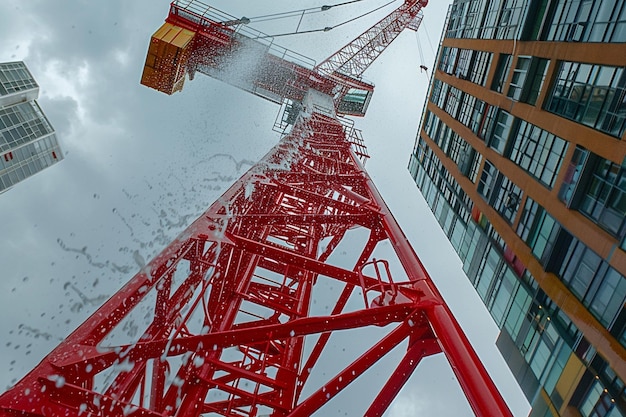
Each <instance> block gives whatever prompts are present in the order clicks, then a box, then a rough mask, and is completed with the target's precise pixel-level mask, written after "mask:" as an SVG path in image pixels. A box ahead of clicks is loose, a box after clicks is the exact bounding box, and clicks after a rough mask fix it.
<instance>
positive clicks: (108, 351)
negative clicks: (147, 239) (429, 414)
mask: <svg viewBox="0 0 626 417" xmlns="http://www.w3.org/2000/svg"><path fill="white" fill-rule="evenodd" d="M409 3H410V4H414V3H415V2H412V1H407V2H406V4H409ZM406 4H405V5H406ZM411 21H412V20H411ZM405 23H406V24H409V23H410V22H409V21H407V22H405ZM213 24H214V25H217V23H213ZM218 26H219V27H218V28H217V29H216V28H206V27H205V28H204V29H203V30H205V31H206V32H207V33H208V32H211V31H212V32H213V33H220V36H222V37H223V35H224V34H228V30H227V29H228V26H227V25H225V24H221V25H218ZM392 26H393V25H392ZM176 30H178V29H176ZM176 33H179V34H180V33H182V31H178V32H176ZM192 35H193V34H192ZM192 38H193V36H189V37H188V39H187V40H186V41H185V42H187V41H189V42H191V41H192ZM203 39H205V40H206V38H203ZM159 42H162V40H160V41H159ZM168 42H170V44H168V45H174V44H175V43H176V42H177V41H176V40H171V39H170V40H169V41H168ZM168 45H166V47H169V46H168ZM204 45H205V46H206V43H204ZM161 46H162V43H160V44H159V47H161ZM174 46H175V47H176V48H179V51H180V50H184V48H185V46H184V45H183V46H182V47H181V46H180V44H178V45H174ZM180 48H182V49H180ZM383 49H384V48H383ZM166 55H167V54H166ZM149 59H150V54H149ZM281 65H282V64H281ZM294 68H295V67H294ZM315 82H316V83H317V81H315ZM268 91H269V90H268ZM330 93H331V92H328V91H326V92H325V91H321V92H320V91H317V90H315V89H313V88H312V87H310V88H309V92H307V93H306V94H305V96H304V99H303V100H302V101H301V102H300V103H299V107H298V109H299V112H298V114H297V116H296V117H295V121H294V123H293V126H292V128H291V130H290V132H289V133H288V134H286V135H285V136H284V137H283V138H282V139H281V141H280V143H279V144H278V145H276V146H275V147H274V148H273V149H272V150H271V151H270V152H269V153H268V154H267V155H266V156H265V157H264V158H263V159H262V160H261V161H260V162H259V163H258V164H257V165H255V166H254V167H252V168H251V169H250V170H249V171H248V172H247V173H246V174H244V176H243V177H242V178H241V179H239V180H238V181H237V182H236V183H235V184H234V185H233V186H232V187H231V188H229V189H228V190H227V191H226V192H225V193H224V194H223V195H222V197H220V198H219V199H218V200H217V201H216V202H215V203H213V204H212V205H211V206H210V207H209V208H208V210H207V211H206V212H205V213H204V214H203V215H202V216H200V217H199V218H198V219H197V220H196V221H195V222H194V223H192V224H191V225H190V226H189V227H188V228H187V229H186V230H185V231H184V232H183V233H182V234H181V235H180V236H179V237H178V238H177V239H176V240H175V241H174V242H172V243H171V244H170V245H169V246H168V247H166V248H165V249H164V250H163V251H162V252H161V253H160V254H159V255H158V256H156V257H155V259H153V260H152V261H151V262H149V263H148V264H147V265H146V266H145V267H144V268H143V269H142V270H141V271H140V272H139V273H137V274H136V275H135V276H134V277H133V278H132V279H131V280H130V281H129V282H128V283H127V284H126V285H125V286H124V287H123V288H122V289H121V290H120V291H119V292H118V293H117V294H115V295H114V296H113V297H112V298H111V299H110V300H108V301H107V302H106V303H105V304H104V305H103V306H102V307H100V308H99V309H98V310H97V311H96V312H95V313H94V314H93V315H92V316H91V317H90V318H88V319H87V321H86V322H85V323H83V324H82V325H80V326H79V327H78V328H77V329H76V330H75V331H74V332H73V333H72V334H71V335H69V336H68V337H67V338H66V339H65V340H64V341H63V342H62V343H61V345H59V346H58V347H57V348H56V349H55V350H54V351H53V352H52V353H50V354H49V355H48V356H47V357H46V358H45V359H44V360H43V361H42V362H41V363H40V364H39V365H38V366H37V367H35V369H33V370H32V371H31V372H30V373H29V374H28V375H27V376H26V377H24V378H23V379H22V380H21V381H20V382H18V383H17V384H16V385H15V386H14V387H13V388H12V389H11V390H9V391H8V392H6V393H5V394H3V395H2V396H0V417H16V416H27V417H35V416H46V417H51V416H55V417H57V416H59V417H61V416H63V417H70V416H71V417H74V416H76V417H78V416H87V417H95V416H107V417H108V416H120V417H121V416H124V417H126V416H133V417H134V416H148V417H165V416H177V417H183V416H184V417H189V416H200V415H203V416H229V417H235V416H246V417H254V416H272V417H287V416H289V417H295V416H302V417H308V416H311V415H313V414H314V413H316V411H318V410H320V409H321V408H322V407H324V406H326V405H328V404H329V403H330V402H331V401H333V398H335V397H336V396H340V395H342V394H345V390H346V389H347V388H348V387H349V386H350V385H351V384H353V383H354V382H355V381H359V380H360V379H362V378H367V376H366V375H365V376H364V374H365V373H366V372H367V371H368V370H370V369H372V367H374V366H375V365H376V364H377V363H378V362H379V361H381V359H383V358H385V362H384V363H385V375H386V376H385V377H384V378H382V379H379V380H378V381H376V382H372V383H371V384H369V386H370V390H369V392H367V393H361V396H360V401H361V402H363V401H366V406H367V407H368V408H367V409H366V410H364V415H366V416H369V417H373V416H382V414H383V413H384V412H385V410H386V409H387V408H388V406H389V405H390V404H391V402H392V401H393V399H394V398H395V397H396V396H397V394H398V393H399V391H400V389H401V388H402V387H403V385H404V384H405V383H406V382H407V380H408V379H409V377H410V376H411V375H412V373H413V371H414V370H415V368H416V367H417V366H418V365H419V363H420V361H421V360H422V359H423V358H425V357H427V356H430V355H434V354H437V353H443V354H445V356H446V358H447V359H448V361H449V363H450V365H451V367H452V370H453V371H454V373H455V375H456V377H457V379H458V381H459V383H460V385H461V388H462V389H463V391H464V392H465V395H466V397H467V399H468V401H469V404H470V406H471V407H472V409H473V410H474V412H475V413H476V415H478V416H481V417H504V416H511V413H510V411H509V409H508V407H507V405H506V404H505V402H504V400H503V399H502V397H501V396H500V394H499V392H498V390H497V388H496V387H495V385H494V383H493V381H492V380H491V379H490V377H489V375H488V374H487V372H486V370H485V369H484V367H483V365H482V363H481V362H480V360H479V358H478V357H477V355H476V353H475V352H474V350H473V349H472V347H471V345H470V343H469V341H468V340H467V339H466V337H465V336H464V334H463V332H462V330H461V329H460V327H459V325H458V323H457V322H456V320H455V319H454V317H453V316H452V313H451V312H450V309H449V308H448V307H447V305H446V303H445V302H444V300H443V299H442V297H441V295H440V294H439V292H438V291H437V289H436V288H435V286H434V284H433V282H432V281H431V279H430V277H429V276H428V274H427V272H426V270H425V269H424V267H423V265H422V263H421V262H420V260H419V258H418V257H417V255H416V254H415V252H414V251H413V249H412V248H411V246H410V245H409V243H408V241H407V239H406V237H405V236H404V234H403V233H402V230H401V229H400V226H399V225H398V224H397V223H396V221H395V219H394V218H393V216H392V215H391V213H390V212H389V209H388V208H387V206H386V205H385V203H384V201H383V199H382V197H381V196H380V194H379V193H378V191H377V190H376V188H375V186H374V184H373V183H372V180H371V179H370V178H369V176H368V175H367V173H366V172H365V170H364V168H363V165H362V164H361V162H360V161H359V157H358V154H360V155H363V154H364V152H363V147H362V144H361V141H360V134H359V133H358V132H357V131H356V130H354V129H353V127H352V126H351V125H350V124H345V123H342V119H341V118H340V117H338V116H337V115H336V110H337V109H336V105H337V101H336V100H334V97H333V96H332V95H331V94H330ZM325 103H326V105H325ZM355 148H356V152H355ZM385 246H386V247H391V248H392V249H393V252H390V253H391V255H390V256H392V257H393V259H387V258H385V257H383V258H377V257H378V256H379V254H381V253H382V254H384V253H385V251H384V250H382V249H381V248H382V247H385ZM346 248H347V249H346ZM346 251H349V252H351V254H352V257H351V258H350V257H349V256H344V255H342V254H343V253H344V252H346ZM348 258H350V259H352V261H351V263H349V262H348ZM321 305H326V307H321ZM135 319H138V320H139V319H140V320H141V321H143V322H144V328H143V329H142V331H140V332H139V333H140V334H138V335H137V336H136V337H135V338H133V339H132V340H124V338H123V337H121V336H120V334H122V333H124V332H123V328H124V325H125V323H127V322H128V321H129V320H135ZM357 329H370V330H371V329H375V330H376V331H375V332H374V333H375V335H376V336H375V337H363V338H361V339H358V340H356V341H355V342H354V343H352V346H348V347H349V349H341V346H337V344H338V342H337V340H340V339H337V336H338V335H340V334H342V333H344V334H345V333H346V332H347V333H348V334H353V333H350V332H353V331H356V330H357ZM345 347H346V346H345V345H344V346H343V348H345ZM338 348H339V349H341V350H342V351H344V350H345V352H343V353H342V354H341V356H342V357H343V360H339V359H337V357H338V356H339V355H337V353H336V350H337V349H338ZM329 362H332V363H333V366H334V368H330V369H328V366H327V365H328V364H329ZM390 364H391V365H390ZM323 367H326V372H325V373H320V372H316V370H318V369H320V368H323ZM321 412H323V410H322V411H321Z"/></svg>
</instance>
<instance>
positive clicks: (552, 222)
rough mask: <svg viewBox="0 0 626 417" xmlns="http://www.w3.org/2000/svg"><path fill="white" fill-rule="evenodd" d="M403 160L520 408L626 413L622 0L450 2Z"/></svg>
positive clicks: (592, 416) (575, 415) (603, 415)
mask: <svg viewBox="0 0 626 417" xmlns="http://www.w3.org/2000/svg"><path fill="white" fill-rule="evenodd" d="M425 107H426V108H425V111H424V117H423V120H422V125H421V128H420V132H419V134H418V137H417V140H416V144H415V148H414V151H413V154H412V156H411V158H410V162H409V170H410V172H411V174H412V175H413V177H414V178H415V182H416V183H417V185H418V187H419V189H420V191H421V192H422V194H423V195H424V198H425V199H426V201H427V203H428V205H429V206H430V207H431V209H432V211H433V213H434V214H435V217H436V218H437V220H438V221H439V224H440V225H441V227H442V229H443V230H444V232H445V233H446V235H447V236H448V238H449V239H450V243H451V244H452V246H453V247H454V248H455V250H456V251H457V253H458V254H459V257H460V258H461V259H462V260H463V267H464V270H465V272H466V274H467V276H468V278H469V280H470V281H471V282H472V284H473V285H474V287H475V288H476V291H477V292H478V294H479V295H480V297H481V298H482V300H483V302H484V303H485V306H486V307H487V308H488V309H489V311H490V312H491V315H492V317H493V319H494V320H495V322H496V323H497V325H498V326H499V327H500V329H501V333H500V336H499V338H498V341H497V345H498V347H499V349H500V351H501V352H502V355H503V356H504V358H505V360H506V361H507V362H508V364H509V367H510V368H511V371H512V372H513V374H514V375H515V377H516V378H517V380H518V382H519V384H520V386H521V388H522V390H523V391H524V393H525V394H526V397H527V398H528V400H529V402H530V403H531V405H532V407H533V410H532V413H531V416H532V417H554V416H563V417H566V416H567V417H569V416H572V417H581V416H582V417H622V416H626V388H625V387H626V384H625V381H626V308H625V302H626V278H625V276H626V1H625V0H499V1H489V0H455V1H454V2H453V4H452V6H451V9H450V13H449V17H448V21H447V23H446V27H445V28H444V34H443V37H442V44H441V46H440V50H439V54H438V61H437V68H436V71H435V73H434V76H433V80H432V84H431V87H430V94H429V97H428V99H427V103H426V106H425Z"/></svg>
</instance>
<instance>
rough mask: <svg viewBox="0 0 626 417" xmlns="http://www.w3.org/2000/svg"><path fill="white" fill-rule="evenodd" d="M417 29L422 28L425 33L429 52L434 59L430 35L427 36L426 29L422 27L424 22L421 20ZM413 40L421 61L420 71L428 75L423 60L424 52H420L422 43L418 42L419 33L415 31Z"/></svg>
mask: <svg viewBox="0 0 626 417" xmlns="http://www.w3.org/2000/svg"><path fill="white" fill-rule="evenodd" d="M419 28H420V29H421V28H424V32H426V39H427V40H428V45H429V46H430V51H431V52H432V54H433V56H434V57H435V59H436V54H435V49H434V48H433V43H432V41H431V40H430V35H429V34H428V29H427V28H426V26H425V25H424V20H422V21H421V22H420V27H419ZM415 39H416V40H417V49H418V51H419V54H420V60H421V64H420V70H422V71H425V72H426V74H428V67H427V66H426V60H425V59H424V52H423V51H422V43H421V42H420V36H419V32H418V31H415Z"/></svg>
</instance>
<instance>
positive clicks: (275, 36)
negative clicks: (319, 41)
mask: <svg viewBox="0 0 626 417" xmlns="http://www.w3.org/2000/svg"><path fill="white" fill-rule="evenodd" d="M357 1H363V0H352V1H348V2H345V3H340V4H339V5H344V4H348V3H354V2H357ZM396 1H397V0H390V1H388V2H387V3H385V4H383V5H382V6H379V7H376V8H375V9H372V10H370V11H368V12H365V13H363V14H361V15H359V16H356V17H353V18H351V19H348V20H346V21H344V22H341V23H339V24H337V25H335V26H326V27H324V28H319V29H310V30H302V31H300V30H298V29H299V27H300V24H299V23H298V28H297V29H296V31H295V32H286V33H278V34H275V35H266V36H261V38H278V37H280V36H290V35H301V34H304V33H314V32H329V31H331V30H333V29H335V28H338V27H339V26H343V25H345V24H347V23H350V22H354V21H355V20H357V19H361V18H363V17H365V16H367V15H369V14H372V13H374V12H376V11H378V10H380V9H382V8H384V7H387V6H389V5H390V4H392V3H395V2H396ZM331 7H332V6H331Z"/></svg>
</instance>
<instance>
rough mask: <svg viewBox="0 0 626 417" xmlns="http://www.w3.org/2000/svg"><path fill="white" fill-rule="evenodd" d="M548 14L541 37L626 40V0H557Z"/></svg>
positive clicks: (580, 40)
mask: <svg viewBox="0 0 626 417" xmlns="http://www.w3.org/2000/svg"><path fill="white" fill-rule="evenodd" d="M548 16H549V17H548V19H547V20H546V23H545V24H544V30H543V32H542V36H541V38H542V40H547V41H570V42H626V3H625V2H624V1H623V0H558V1H555V2H552V7H551V8H550V13H549V15H548Z"/></svg>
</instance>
